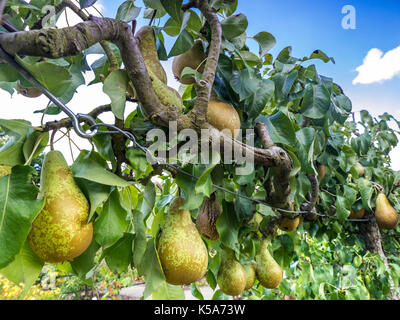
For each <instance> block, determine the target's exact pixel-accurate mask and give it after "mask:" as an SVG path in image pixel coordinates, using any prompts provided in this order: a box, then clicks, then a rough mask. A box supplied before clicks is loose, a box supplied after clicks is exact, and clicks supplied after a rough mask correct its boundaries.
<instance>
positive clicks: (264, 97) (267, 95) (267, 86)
mask: <svg viewBox="0 0 400 320" xmlns="http://www.w3.org/2000/svg"><path fill="white" fill-rule="evenodd" d="M274 90H275V84H274V82H273V81H271V80H267V79H265V80H263V81H260V82H259V85H258V89H257V91H256V92H255V93H254V97H253V101H252V103H251V107H250V110H248V111H247V114H248V117H249V118H250V119H255V118H256V117H258V116H259V114H260V113H261V112H262V111H263V110H264V108H265V106H266V105H267V103H268V101H269V100H270V99H271V97H272V96H273V94H274Z"/></svg>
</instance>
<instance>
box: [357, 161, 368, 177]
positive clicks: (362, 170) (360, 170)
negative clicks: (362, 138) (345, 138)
mask: <svg viewBox="0 0 400 320" xmlns="http://www.w3.org/2000/svg"><path fill="white" fill-rule="evenodd" d="M354 168H355V169H356V171H357V173H358V176H359V177H362V176H363V175H364V173H365V168H364V167H363V165H362V164H361V163H359V162H357V163H356V164H355V165H354Z"/></svg>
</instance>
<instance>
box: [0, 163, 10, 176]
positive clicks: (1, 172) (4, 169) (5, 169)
mask: <svg viewBox="0 0 400 320" xmlns="http://www.w3.org/2000/svg"><path fill="white" fill-rule="evenodd" d="M11 168H12V167H11V166H3V165H0V178H1V177H4V176H8V175H9V174H10V173H11Z"/></svg>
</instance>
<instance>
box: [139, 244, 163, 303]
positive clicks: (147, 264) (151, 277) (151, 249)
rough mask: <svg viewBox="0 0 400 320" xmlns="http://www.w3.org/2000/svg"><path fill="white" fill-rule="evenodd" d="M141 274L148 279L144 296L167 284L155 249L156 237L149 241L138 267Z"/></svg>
mask: <svg viewBox="0 0 400 320" xmlns="http://www.w3.org/2000/svg"><path fill="white" fill-rule="evenodd" d="M138 272H139V274H143V275H144V278H145V281H146V288H145V290H144V292H143V298H144V299H146V298H147V297H148V296H149V295H150V294H152V293H153V294H154V292H157V291H158V290H159V288H160V287H162V286H165V284H166V282H165V277H164V273H163V271H162V268H161V264H160V261H159V259H158V254H157V252H156V249H155V244H154V239H151V240H149V241H147V246H146V252H145V254H144V256H143V259H142V261H141V263H140V265H139V267H138Z"/></svg>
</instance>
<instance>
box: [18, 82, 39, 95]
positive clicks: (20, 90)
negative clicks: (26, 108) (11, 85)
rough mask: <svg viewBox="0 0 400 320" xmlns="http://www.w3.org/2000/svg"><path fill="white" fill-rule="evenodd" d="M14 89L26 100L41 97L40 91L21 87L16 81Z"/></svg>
mask: <svg viewBox="0 0 400 320" xmlns="http://www.w3.org/2000/svg"><path fill="white" fill-rule="evenodd" d="M16 89H17V92H18V93H19V94H22V95H23V96H24V97H27V98H37V97H40V96H41V95H42V91H40V90H39V89H37V88H35V87H31V88H26V87H24V86H22V85H21V84H20V82H19V81H17V87H16Z"/></svg>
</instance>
